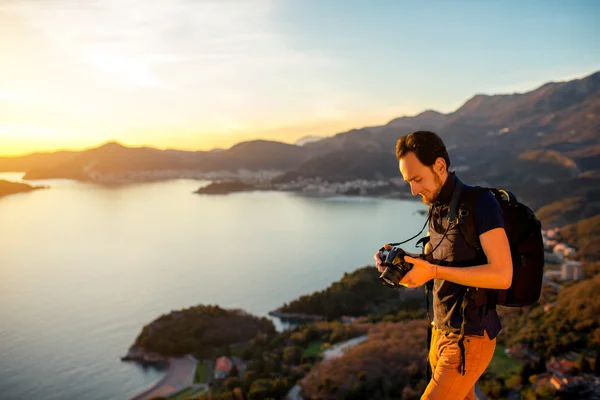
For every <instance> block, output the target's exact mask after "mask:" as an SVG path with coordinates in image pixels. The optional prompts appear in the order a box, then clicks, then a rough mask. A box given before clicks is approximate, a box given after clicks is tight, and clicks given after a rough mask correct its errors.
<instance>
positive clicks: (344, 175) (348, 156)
mask: <svg viewBox="0 0 600 400" xmlns="http://www.w3.org/2000/svg"><path fill="white" fill-rule="evenodd" d="M397 176H398V161H397V160H396V157H395V156H394V155H392V154H390V153H389V152H383V151H381V150H376V149H371V148H369V149H366V150H345V151H344V150H338V151H333V152H331V153H327V154H325V155H322V156H315V157H313V158H311V159H310V160H309V161H307V162H306V163H304V164H302V165H301V166H300V167H298V168H297V169H295V170H294V171H290V172H287V173H286V174H284V175H282V176H280V177H277V178H275V179H274V183H284V182H291V181H293V180H295V179H297V178H316V177H321V178H323V179H324V180H326V181H329V182H344V181H351V180H355V179H366V180H384V179H389V178H392V177H397Z"/></svg>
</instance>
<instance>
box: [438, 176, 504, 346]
mask: <svg viewBox="0 0 600 400" xmlns="http://www.w3.org/2000/svg"><path fill="white" fill-rule="evenodd" d="M457 180H458V178H457V177H456V176H455V175H454V173H450V174H449V175H448V179H447V180H446V182H445V184H444V186H443V187H442V191H441V192H440V195H439V196H438V202H437V203H435V204H434V205H432V206H431V220H430V222H429V235H430V243H431V246H432V248H433V249H435V250H434V252H433V253H432V254H430V255H429V257H428V259H429V260H430V262H431V263H432V264H437V265H440V266H451V267H456V268H464V267H470V266H475V265H482V264H486V263H487V258H486V257H485V253H484V252H483V250H481V249H477V248H474V247H473V246H472V244H469V242H468V241H467V240H466V238H465V235H464V234H463V232H462V231H461V226H463V227H464V226H465V225H467V224H469V225H468V226H471V227H474V226H475V215H474V209H475V205H474V204H463V202H461V205H460V208H459V214H460V213H462V215H463V220H462V222H461V224H460V225H459V226H454V225H452V226H451V227H450V229H448V224H449V221H448V218H447V216H448V211H449V203H450V198H451V197H452V193H453V191H454V188H455V186H456V181H457ZM464 190H465V191H467V190H473V188H472V187H471V186H468V185H465V187H464ZM464 197H466V196H461V198H464ZM462 229H464V228H462ZM444 234H445V237H444ZM442 239H443V240H442ZM438 244H439V246H438ZM436 246H437V248H436ZM467 288H468V287H467V286H463V285H459V284H457V283H454V282H450V281H446V280H443V279H434V284H433V315H434V318H433V321H434V324H435V326H436V327H437V328H439V329H442V330H444V331H447V332H452V333H456V334H460V333H464V334H466V335H477V336H483V334H484V329H485V330H486V331H487V334H488V336H489V337H490V339H493V338H495V337H496V336H497V335H498V333H499V332H500V330H501V329H502V325H501V323H500V318H499V317H498V314H497V313H496V309H495V306H488V305H487V304H486V303H487V302H486V299H485V298H486V296H487V291H486V290H485V289H478V290H477V294H475V295H473V294H471V293H468V294H467ZM465 295H467V296H473V297H472V299H471V301H469V302H468V303H465V307H466V308H465V309H464V310H461V307H462V306H463V298H464V296H465ZM463 312H464V317H465V318H464V327H463V326H462V324H463ZM461 328H464V331H462V330H461Z"/></svg>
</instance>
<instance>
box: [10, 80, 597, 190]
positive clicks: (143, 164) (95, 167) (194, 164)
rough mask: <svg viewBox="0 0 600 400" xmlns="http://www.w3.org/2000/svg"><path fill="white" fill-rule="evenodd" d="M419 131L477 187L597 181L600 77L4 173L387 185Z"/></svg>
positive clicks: (39, 163)
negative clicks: (237, 139) (356, 125)
mask: <svg viewBox="0 0 600 400" xmlns="http://www.w3.org/2000/svg"><path fill="white" fill-rule="evenodd" d="M416 130H432V131H434V132H437V133H439V134H440V136H441V137H442V138H443V139H444V141H445V142H446V144H447V147H448V149H449V151H450V156H451V161H452V164H451V168H455V169H456V170H457V171H458V172H460V175H461V177H464V178H465V180H466V181H467V182H469V183H474V184H489V185H505V186H507V185H531V184H546V183H551V182H556V181H559V180H568V179H573V178H576V177H580V176H582V175H585V174H588V175H589V174H592V175H597V174H600V172H599V171H600V72H596V73H593V74H591V75H589V76H587V77H585V78H581V79H575V80H572V81H568V82H550V83H546V84H544V85H542V86H540V87H538V88H536V89H534V90H532V91H529V92H526V93H512V94H498V95H486V94H477V95H475V96H473V97H472V98H470V99H468V100H467V101H466V102H465V103H464V104H463V105H462V106H461V107H459V108H458V109H457V110H455V111H454V112H451V113H448V114H443V113H440V112H437V111H434V110H427V111H424V112H422V113H420V114H417V115H414V116H403V117H400V118H395V119H393V120H391V121H389V122H388V123H387V124H385V125H381V126H370V127H364V128H360V129H353V130H350V131H347V132H341V133H338V134H336V135H334V136H331V137H325V138H322V139H320V140H313V139H315V138H313V137H307V138H304V139H305V140H301V141H300V143H301V144H302V145H301V146H300V145H298V144H285V143H279V142H273V141H266V140H255V141H249V142H243V143H239V144H237V145H235V146H233V147H231V148H229V149H223V150H219V151H177V150H157V149H152V148H148V147H142V148H131V147H126V146H123V145H121V144H119V143H117V142H109V143H106V144H104V145H102V146H100V147H98V148H95V149H89V150H85V151H81V152H68V151H64V152H57V153H36V154H31V155H27V156H23V157H4V158H0V171H26V172H27V178H32V177H35V178H56V177H64V178H74V179H82V180H86V179H103V178H104V177H107V176H117V177H119V176H121V177H123V176H133V177H135V176H137V175H136V174H138V175H139V174H143V173H145V172H148V171H150V172H151V173H152V174H155V175H156V176H159V177H161V176H162V177H179V176H182V175H183V176H187V175H185V174H188V173H189V171H192V174H196V173H209V172H210V173H213V172H215V171H221V172H223V171H224V172H227V173H238V172H239V171H253V172H261V171H270V173H272V174H273V175H276V174H283V175H282V177H280V179H284V180H286V179H291V178H292V177H294V176H321V177H324V178H327V179H333V180H348V179H353V178H365V179H379V178H388V177H394V176H395V177H398V174H399V172H398V171H397V162H396V160H395V145H396V142H397V140H398V138H399V137H400V136H403V135H405V134H407V133H409V132H412V131H416ZM194 176H196V175H194Z"/></svg>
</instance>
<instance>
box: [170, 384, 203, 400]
mask: <svg viewBox="0 0 600 400" xmlns="http://www.w3.org/2000/svg"><path fill="white" fill-rule="evenodd" d="M196 390H197V389H192V388H191V387H187V388H185V389H182V390H180V391H179V392H176V393H173V394H172V395H171V396H169V399H184V398H186V397H189V396H191V395H192V393H194V392H196Z"/></svg>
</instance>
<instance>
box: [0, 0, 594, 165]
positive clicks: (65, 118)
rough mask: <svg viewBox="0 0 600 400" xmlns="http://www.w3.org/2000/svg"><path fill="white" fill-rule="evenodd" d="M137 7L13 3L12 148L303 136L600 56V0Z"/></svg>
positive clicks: (7, 132)
mask: <svg viewBox="0 0 600 400" xmlns="http://www.w3.org/2000/svg"><path fill="white" fill-rule="evenodd" d="M377 5H385V6H386V7H377ZM128 7H129V8H128V9H127V11H131V12H129V13H128V12H123V8H122V6H121V5H119V4H118V2H117V3H114V4H113V3H104V4H101V5H97V4H96V5H94V6H90V5H89V4H87V3H81V2H78V1H75V0H52V1H50V2H45V3H43V4H42V3H39V2H36V1H29V2H23V1H18V0H7V1H5V2H3V3H2V4H1V5H0V38H2V37H4V38H9V39H4V40H2V39H0V49H1V51H2V52H3V54H5V55H6V59H7V60H10V61H9V62H6V63H3V64H2V65H0V77H1V78H0V156H11V157H12V156H23V155H27V154H32V153H38V152H55V151H61V150H70V151H81V150H85V149H88V148H93V147H95V146H97V144H98V143H101V144H103V143H106V142H109V141H117V142H119V143H123V144H125V145H126V146H127V147H143V146H148V147H153V148H157V149H175V150H185V151H208V150H212V149H215V148H223V149H226V148H230V147H231V146H234V145H235V144H237V143H240V142H245V141H253V140H270V141H278V142H282V143H290V144H291V143H294V142H296V141H297V140H298V139H300V138H303V137H306V136H323V137H327V136H332V135H335V134H337V133H341V132H345V131H348V130H351V129H358V128H362V127H366V126H380V125H384V124H386V123H387V122H389V121H391V120H393V119H395V118H399V117H402V116H414V115H417V114H420V113H421V112H423V111H426V110H435V111H438V112H441V113H444V114H448V113H451V112H453V111H455V110H456V109H458V108H459V107H460V106H461V105H462V104H464V103H465V102H466V101H467V100H468V99H470V98H471V97H472V96H475V95H477V94H487V95H497V94H515V93H524V92H529V91H532V90H535V89H536V88H538V87H540V86H542V85H544V84H546V83H549V82H564V81H569V80H574V79H580V78H583V77H586V76H589V75H590V74H593V73H595V72H597V71H598V70H599V68H598V67H599V66H600V51H599V50H600V44H599V43H597V41H595V40H594V39H593V37H594V35H593V34H594V32H595V31H596V30H595V22H596V21H597V19H598V16H600V4H598V3H597V2H592V1H581V2H577V3H574V4H556V3H550V4H548V3H546V2H543V1H532V2H528V3H526V4H521V3H518V2H513V1H508V2H503V3H502V5H501V6H500V5H498V4H492V3H487V4H473V3H468V4H467V3H465V2H460V1H459V2H453V3H443V4H414V3H407V2H384V1H380V2H378V3H376V4H375V5H371V6H369V5H367V4H366V3H362V2H358V3H355V4H346V3H343V2H340V1H337V0H336V1H332V2H329V3H327V4H321V3H318V2H313V1H304V2H293V1H271V0H257V1H254V2H238V1H235V0H232V1H228V2H213V1H210V0H205V1H200V2H197V3H194V4H191V3H187V2H174V3H173V2H157V3H155V4H153V5H152V6H149V5H148V4H146V3H145V2H143V1H141V0H136V1H134V2H131V3H128ZM516 11H518V13H515V12H516ZM498 21H505V23H503V24H502V25H500V24H498ZM424 23H426V24H427V31H426V32H423V31H422V30H421V27H422V26H423V24H424ZM415 32H418V34H415ZM573 43H576V44H577V46H573V45H572V44H573ZM407 60H408V61H409V62H407ZM439 65H443V67H442V68H440V67H439ZM40 66H41V67H40Z"/></svg>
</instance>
